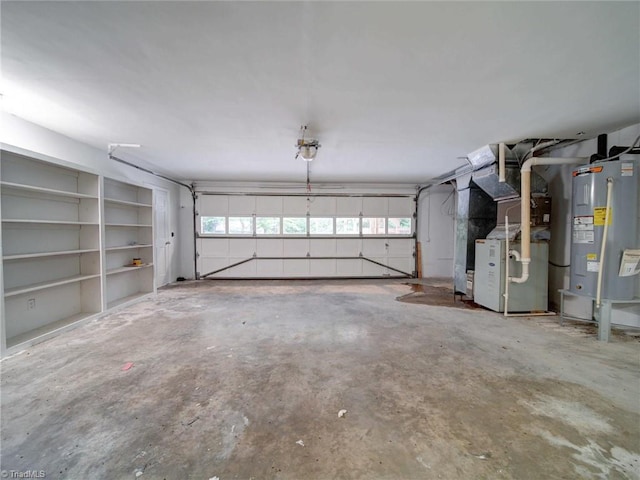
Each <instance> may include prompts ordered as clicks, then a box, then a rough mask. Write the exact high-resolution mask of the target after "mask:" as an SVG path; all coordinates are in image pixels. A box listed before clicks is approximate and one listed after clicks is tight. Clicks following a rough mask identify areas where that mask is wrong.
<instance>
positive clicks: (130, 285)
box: [104, 178, 154, 308]
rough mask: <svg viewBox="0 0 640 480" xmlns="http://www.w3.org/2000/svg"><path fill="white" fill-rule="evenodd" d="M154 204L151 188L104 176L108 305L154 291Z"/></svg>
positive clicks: (114, 304) (107, 306)
mask: <svg viewBox="0 0 640 480" xmlns="http://www.w3.org/2000/svg"><path fill="white" fill-rule="evenodd" d="M152 205H153V191H152V190H151V189H148V188H144V187H139V186H136V185H131V184H128V183H123V182H120V181H117V180H113V179H110V178H105V179H104V231H105V235H104V239H105V271H106V295H105V302H106V305H105V307H106V308H112V307H114V306H117V305H121V304H123V303H126V302H129V301H130V300H134V299H136V298H138V297H139V296H141V295H145V294H148V293H151V292H153V291H154V274H153V227H152V224H153V207H152ZM134 260H139V262H140V263H141V265H139V266H137V265H135V264H134Z"/></svg>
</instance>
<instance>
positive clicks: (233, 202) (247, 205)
mask: <svg viewBox="0 0 640 480" xmlns="http://www.w3.org/2000/svg"><path fill="white" fill-rule="evenodd" d="M255 211H256V199H255V197H249V196H243V195H239V196H232V197H229V215H245V216H251V215H253V214H254V213H255Z"/></svg>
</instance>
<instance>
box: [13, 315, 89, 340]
mask: <svg viewBox="0 0 640 480" xmlns="http://www.w3.org/2000/svg"><path fill="white" fill-rule="evenodd" d="M98 313H99V312H82V313H78V314H76V315H72V316H70V317H67V318H63V319H61V320H58V321H55V322H51V323H48V324H47V325H44V326H42V327H39V328H36V329H33V330H29V331H28V332H25V333H21V334H20V335H16V336H14V337H10V338H7V348H12V347H15V346H17V345H20V344H21V343H36V342H38V341H39V340H40V339H39V338H38V337H43V336H45V335H48V334H53V333H54V332H56V331H57V330H62V329H64V328H65V327H69V326H71V325H72V324H74V323H77V322H79V321H81V320H85V319H87V318H89V317H92V316H93V315H96V314H98Z"/></svg>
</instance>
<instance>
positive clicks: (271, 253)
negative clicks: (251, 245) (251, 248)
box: [256, 238, 284, 257]
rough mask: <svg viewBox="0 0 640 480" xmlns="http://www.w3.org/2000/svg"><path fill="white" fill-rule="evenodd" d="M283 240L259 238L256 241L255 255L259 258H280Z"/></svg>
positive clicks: (282, 250) (282, 251)
mask: <svg viewBox="0 0 640 480" xmlns="http://www.w3.org/2000/svg"><path fill="white" fill-rule="evenodd" d="M283 245H284V240H282V239H280V238H264V239H263V238H259V239H257V240H256V254H257V255H258V256H259V257H281V256H282V255H283V253H284V247H283Z"/></svg>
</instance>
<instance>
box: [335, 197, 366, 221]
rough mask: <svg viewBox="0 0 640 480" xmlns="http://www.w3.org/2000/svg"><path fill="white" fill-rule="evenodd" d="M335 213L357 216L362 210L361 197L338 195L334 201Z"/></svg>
mask: <svg viewBox="0 0 640 480" xmlns="http://www.w3.org/2000/svg"><path fill="white" fill-rule="evenodd" d="M336 203H337V205H336V215H338V216H339V217H340V216H358V215H360V212H362V198H361V197H338V198H337V201H336Z"/></svg>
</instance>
